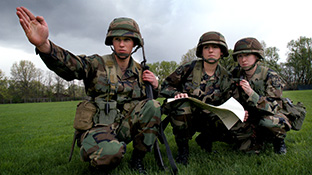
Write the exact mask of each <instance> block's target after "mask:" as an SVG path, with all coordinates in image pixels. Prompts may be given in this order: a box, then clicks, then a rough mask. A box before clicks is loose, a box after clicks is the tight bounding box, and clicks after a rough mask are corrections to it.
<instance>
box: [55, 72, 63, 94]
mask: <svg viewBox="0 0 312 175" xmlns="http://www.w3.org/2000/svg"><path fill="white" fill-rule="evenodd" d="M54 79H55V81H56V83H55V86H54V87H55V93H56V96H57V97H58V98H60V97H62V96H63V95H64V94H65V80H64V79H62V78H61V77H59V76H58V75H56V74H55V75H54Z"/></svg>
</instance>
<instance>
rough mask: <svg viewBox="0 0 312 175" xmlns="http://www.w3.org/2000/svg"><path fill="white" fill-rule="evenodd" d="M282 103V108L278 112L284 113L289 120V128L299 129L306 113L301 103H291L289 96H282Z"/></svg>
mask: <svg viewBox="0 0 312 175" xmlns="http://www.w3.org/2000/svg"><path fill="white" fill-rule="evenodd" d="M282 105H283V108H282V109H281V110H280V112H281V113H283V114H284V115H286V116H287V118H288V119H289V120H290V121H291V126H292V127H291V129H293V130H296V131H299V130H300V129H301V127H302V124H303V121H304V119H305V116H306V113H307V111H306V108H305V107H304V105H303V103H301V102H298V103H297V104H293V102H292V101H291V100H290V99H289V98H282Z"/></svg>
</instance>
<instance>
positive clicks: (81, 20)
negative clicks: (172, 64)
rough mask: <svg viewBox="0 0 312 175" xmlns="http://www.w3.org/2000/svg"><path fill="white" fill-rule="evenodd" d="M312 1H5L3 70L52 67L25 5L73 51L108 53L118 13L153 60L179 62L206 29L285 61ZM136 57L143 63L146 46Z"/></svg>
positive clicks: (307, 31)
mask: <svg viewBox="0 0 312 175" xmlns="http://www.w3.org/2000/svg"><path fill="white" fill-rule="evenodd" d="M311 5H312V1H310V0H296V1H290V0H257V1H253V0H215V1H213V0H88V1H87V0H53V1H52V0H1V1H0V13H1V15H0V20H1V23H0V36H1V37H0V59H1V64H0V69H1V70H2V71H3V72H4V73H5V76H7V77H9V76H10V69H11V67H12V65H13V63H15V62H17V63H18V62H19V61H20V60H30V61H31V62H33V63H34V64H35V66H36V68H40V69H42V70H44V71H46V70H48V69H47V68H46V66H45V65H44V64H43V62H42V61H41V59H40V58H39V56H37V55H35V52H34V47H33V46H32V45H31V44H30V43H29V42H28V40H27V39H26V36H25V34H24V31H23V30H22V28H21V27H20V24H19V21H18V18H17V16H16V7H18V6H24V7H26V8H28V9H29V10H30V11H31V12H33V13H34V15H35V16H43V17H44V18H45V20H46V21H47V23H48V26H49V30H50V35H49V39H50V40H51V41H52V42H54V43H56V44H57V45H59V46H61V47H63V48H65V49H67V50H69V51H71V52H72V53H74V54H86V55H91V54H95V53H97V54H100V55H104V54H109V53H111V50H110V48H109V47H107V46H105V45H104V38H105V36H106V32H107V29H108V26H109V23H110V22H111V21H112V20H113V19H114V18H116V17H130V18H133V19H134V20H136V21H137V23H138V24H139V26H140V30H141V33H142V36H143V38H144V41H145V54H146V57H147V59H148V62H149V63H153V62H157V61H160V62H161V61H176V62H177V63H180V61H181V57H182V55H184V54H185V53H187V51H188V50H189V49H192V48H194V47H195V46H196V45H197V43H198V40H199V38H200V36H201V35H202V34H203V33H205V32H208V31H218V32H220V33H222V34H223V35H224V36H225V38H226V41H227V44H228V47H229V49H233V48H234V44H235V42H236V41H237V40H239V39H241V38H244V37H255V38H257V39H258V40H259V41H264V42H265V43H266V44H267V47H277V48H278V49H279V50H280V51H279V55H280V57H281V61H282V62H284V61H286V53H287V51H288V49H287V43H288V42H289V41H291V40H297V39H298V38H299V37H300V36H306V37H309V38H310V37H312V25H311V17H312V15H311V7H312V6H311ZM134 57H135V58H136V60H138V61H142V60H141V58H142V50H141V49H139V50H138V51H137V53H136V54H134Z"/></svg>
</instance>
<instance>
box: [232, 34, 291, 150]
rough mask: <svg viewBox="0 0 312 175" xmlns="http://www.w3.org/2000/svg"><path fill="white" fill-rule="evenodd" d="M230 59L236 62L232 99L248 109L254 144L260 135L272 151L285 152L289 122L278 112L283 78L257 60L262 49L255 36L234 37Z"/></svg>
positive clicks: (260, 57)
mask: <svg viewBox="0 0 312 175" xmlns="http://www.w3.org/2000/svg"><path fill="white" fill-rule="evenodd" d="M233 59H234V60H235V61H237V62H238V63H239V66H238V67H236V68H235V69H234V70H233V72H232V74H233V77H234V78H236V79H239V82H238V83H237V85H238V89H237V90H238V93H237V94H236V95H237V96H236V99H238V100H239V102H240V103H241V104H242V105H243V106H244V108H245V109H246V110H247V111H248V114H249V117H248V119H247V123H251V124H253V125H254V126H255V127H256V137H257V138H256V141H255V142H256V144H257V145H258V146H256V147H258V149H259V148H260V149H261V145H262V141H263V139H269V140H272V142H273V146H274V151H275V152H276V153H278V154H286V145H285V141H284V139H285V137H286V132H287V131H289V130H290V128H291V125H290V123H289V120H288V118H287V117H286V116H285V115H283V114H282V113H280V112H279V109H281V108H282V106H281V103H280V102H279V101H281V97H282V90H283V87H284V81H283V80H282V78H281V77H280V76H279V75H278V74H277V73H276V72H274V71H273V70H272V69H269V68H266V67H264V66H262V65H261V64H260V61H261V60H262V59H264V51H263V48H262V45H261V44H260V42H259V41H258V40H257V39H256V38H252V37H247V38H242V39H240V40H239V41H237V42H236V44H235V46H234V52H233ZM259 146H260V147H259ZM257 151H259V150H257Z"/></svg>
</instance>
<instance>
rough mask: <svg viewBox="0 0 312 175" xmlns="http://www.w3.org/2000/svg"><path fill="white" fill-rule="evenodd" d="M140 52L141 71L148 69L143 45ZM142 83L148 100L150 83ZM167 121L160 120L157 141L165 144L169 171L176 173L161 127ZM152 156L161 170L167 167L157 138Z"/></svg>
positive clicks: (150, 98)
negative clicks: (169, 166)
mask: <svg viewBox="0 0 312 175" xmlns="http://www.w3.org/2000/svg"><path fill="white" fill-rule="evenodd" d="M142 54H143V61H142V62H141V67H142V69H143V71H145V70H148V69H149V67H148V66H147V65H146V58H145V52H144V47H143V46H142ZM144 83H145V87H146V96H147V99H148V100H152V99H154V95H153V87H152V85H151V83H149V82H146V81H145V82H144ZM168 123H169V118H168V117H167V118H166V119H165V120H164V121H162V122H161V123H160V127H159V136H158V139H159V141H160V142H161V143H162V144H165V147H166V152H167V156H168V159H169V163H170V165H171V168H172V171H171V173H172V174H177V172H178V168H177V166H176V164H175V162H174V159H173V156H172V153H171V150H170V147H169V144H168V141H167V139H166V135H165V134H164V129H163V128H166V126H167V125H168ZM163 126H164V127H163ZM154 156H155V159H156V162H157V164H158V166H159V167H161V168H162V169H163V170H166V169H167V167H166V166H165V164H164V161H163V158H162V155H161V152H160V148H159V143H158V140H157V139H156V141H155V143H154Z"/></svg>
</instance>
